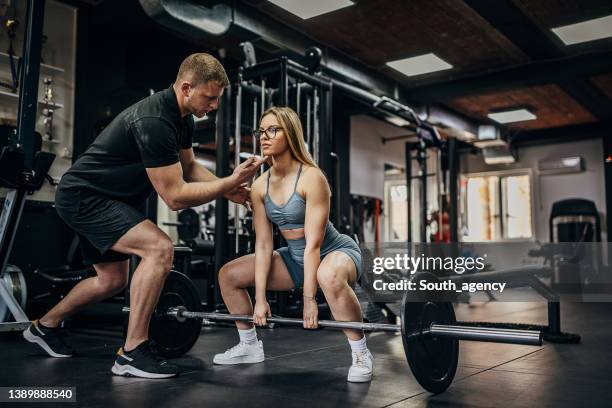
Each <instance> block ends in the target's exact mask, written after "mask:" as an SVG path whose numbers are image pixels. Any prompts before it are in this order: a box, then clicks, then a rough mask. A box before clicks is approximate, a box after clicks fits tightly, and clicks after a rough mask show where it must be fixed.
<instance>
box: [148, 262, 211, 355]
mask: <svg viewBox="0 0 612 408" xmlns="http://www.w3.org/2000/svg"><path fill="white" fill-rule="evenodd" d="M175 306H184V307H185V308H186V309H187V310H189V311H191V312H201V311H202V303H201V300H200V295H199V293H198V291H197V289H196V287H195V286H194V284H193V282H191V279H189V278H188V277H187V276H185V275H183V274H182V273H180V272H176V271H172V272H170V274H169V275H168V278H167V279H166V283H165V285H164V289H163V290H162V293H161V295H160V297H159V302H158V303H157V307H156V308H155V312H154V314H153V316H152V317H151V325H150V327H149V338H150V339H151V340H152V341H153V342H155V344H156V346H157V349H158V352H159V354H160V355H162V356H164V357H167V358H174V357H180V356H182V355H183V354H185V353H187V352H188V351H189V350H191V348H192V347H193V345H194V344H195V342H196V341H197V340H198V338H199V337H200V331H201V330H202V320H201V319H187V320H185V321H184V322H179V321H178V320H176V319H175V318H172V317H169V316H167V315H166V311H167V310H168V309H169V308H171V307H175Z"/></svg>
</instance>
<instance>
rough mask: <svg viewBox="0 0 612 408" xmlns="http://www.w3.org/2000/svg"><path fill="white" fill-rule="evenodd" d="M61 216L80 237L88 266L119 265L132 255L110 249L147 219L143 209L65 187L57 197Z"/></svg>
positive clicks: (59, 191) (57, 193)
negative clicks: (104, 263)
mask: <svg viewBox="0 0 612 408" xmlns="http://www.w3.org/2000/svg"><path fill="white" fill-rule="evenodd" d="M55 208H56V209H57V212H58V214H59V216H60V217H61V218H62V219H63V220H64V222H66V224H68V226H69V227H70V228H72V229H73V230H74V231H75V232H76V233H77V234H78V235H79V238H80V242H81V250H82V252H83V261H84V262H85V263H87V264H97V263H102V262H116V261H124V260H126V259H129V257H130V256H129V255H126V254H122V253H119V252H116V251H113V250H112V249H110V248H111V247H112V246H113V245H114V244H115V243H116V242H117V241H119V239H120V238H121V237H122V236H123V235H124V234H125V233H126V232H128V231H129V230H130V229H131V228H132V227H134V226H135V225H137V224H140V223H141V222H142V221H144V220H145V219H146V217H145V216H144V214H143V212H144V211H143V210H144V203H143V204H142V206H141V208H135V207H133V206H131V205H129V204H126V203H124V202H121V201H118V200H115V199H112V198H110V197H105V196H103V195H101V194H98V193H95V192H92V191H89V190H86V189H82V188H75V187H68V188H65V187H62V184H61V183H60V185H59V187H58V189H57V192H56V194H55Z"/></svg>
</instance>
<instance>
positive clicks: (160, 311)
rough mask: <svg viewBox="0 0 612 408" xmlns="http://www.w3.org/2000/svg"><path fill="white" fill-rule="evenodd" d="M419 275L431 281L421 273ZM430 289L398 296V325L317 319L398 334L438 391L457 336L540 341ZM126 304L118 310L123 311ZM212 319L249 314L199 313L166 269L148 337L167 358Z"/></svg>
mask: <svg viewBox="0 0 612 408" xmlns="http://www.w3.org/2000/svg"><path fill="white" fill-rule="evenodd" d="M419 279H435V277H432V276H424V277H422V278H419ZM431 295H432V294H431V293H429V294H428V293H425V292H421V293H410V294H409V293H408V292H407V293H406V294H405V295H404V298H403V300H402V307H401V324H399V325H395V324H380V323H364V322H344V321H332V320H320V321H319V326H320V327H326V328H330V329H355V330H364V331H386V332H399V333H401V335H402V341H403V345H404V351H405V353H406V359H407V361H408V365H409V366H410V370H411V371H412V373H413V375H414V377H415V378H416V380H417V381H418V382H419V384H421V386H422V387H423V388H424V389H426V390H427V391H429V392H432V393H435V394H438V393H441V392H443V391H445V390H446V389H447V388H448V387H449V386H450V384H451V383H452V381H453V379H454V377H455V372H456V370H457V363H458V361H459V340H472V341H486V342H497V343H511V344H525V345H542V333H541V332H540V331H533V330H515V329H496V328H486V327H472V326H462V325H460V324H457V321H456V319H455V311H454V309H453V306H452V304H451V303H450V302H439V301H432V300H430V299H431V298H432V296H431ZM129 311H130V309H129V307H124V308H123V312H124V313H129ZM214 321H243V322H252V321H253V317H252V316H250V315H231V314H224V313H213V312H210V313H208V312H202V303H201V299H200V295H199V293H198V291H197V289H196V287H195V285H194V284H193V282H192V281H191V279H189V278H188V277H187V276H185V275H183V274H182V273H179V272H176V271H172V272H171V273H170V275H168V278H167V279H166V283H165V285H164V288H163V290H162V293H161V295H160V299H159V302H158V304H157V307H156V308H155V312H154V313H153V316H152V317H151V324H150V328H149V338H150V339H151V340H152V341H154V342H155V344H156V345H157V348H158V350H159V353H160V354H161V355H162V356H164V357H168V358H174V357H179V356H182V355H183V354H185V353H187V352H188V351H189V350H190V349H191V348H192V347H193V345H194V344H195V343H196V341H197V340H198V338H199V336H200V332H201V329H202V324H203V323H204V322H214ZM267 321H268V322H269V323H276V324H287V325H295V326H302V324H303V320H301V319H292V318H285V317H271V318H268V319H267Z"/></svg>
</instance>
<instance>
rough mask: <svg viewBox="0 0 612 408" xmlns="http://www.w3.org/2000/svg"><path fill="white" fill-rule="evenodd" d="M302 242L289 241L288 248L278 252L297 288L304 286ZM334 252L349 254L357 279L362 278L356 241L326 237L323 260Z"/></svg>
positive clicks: (340, 236) (322, 249)
mask: <svg viewBox="0 0 612 408" xmlns="http://www.w3.org/2000/svg"><path fill="white" fill-rule="evenodd" d="M302 243H304V246H305V242H304V240H303V239H301V240H291V241H288V244H289V246H288V247H282V248H279V249H277V250H276V252H278V254H279V255H280V256H281V258H282V259H283V262H284V263H285V266H286V267H287V270H288V271H289V275H291V279H292V280H293V283H295V287H296V288H301V287H303V286H304V250H303V246H302ZM334 251H340V252H344V253H345V254H347V255H348V256H349V257H350V258H351V259H352V260H353V262H354V263H355V270H356V271H357V279H359V277H360V276H361V270H362V268H361V250H360V249H359V246H358V245H357V243H355V241H353V240H352V239H351V238H350V237H349V236H348V235H344V234H340V233H338V234H337V235H335V234H334V236H333V237H330V238H329V239H328V235H326V236H325V240H324V242H323V245H321V259H323V258H325V256H326V255H327V254H329V253H330V252H334Z"/></svg>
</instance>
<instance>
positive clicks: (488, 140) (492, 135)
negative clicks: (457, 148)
mask: <svg viewBox="0 0 612 408" xmlns="http://www.w3.org/2000/svg"><path fill="white" fill-rule="evenodd" d="M473 143H474V146H476V147H478V148H481V149H484V148H485V147H496V146H508V142H506V140H505V139H504V138H503V137H502V135H501V132H500V130H499V128H498V127H497V126H491V125H483V126H478V139H477V140H475V141H474V142H473Z"/></svg>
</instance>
